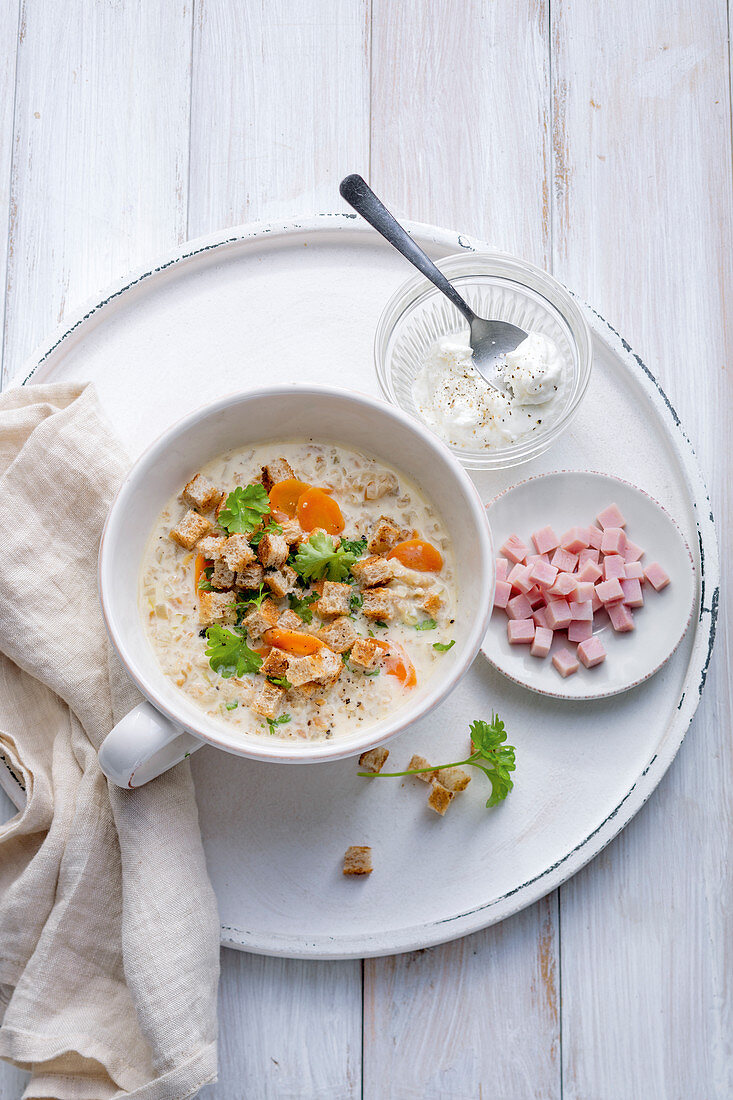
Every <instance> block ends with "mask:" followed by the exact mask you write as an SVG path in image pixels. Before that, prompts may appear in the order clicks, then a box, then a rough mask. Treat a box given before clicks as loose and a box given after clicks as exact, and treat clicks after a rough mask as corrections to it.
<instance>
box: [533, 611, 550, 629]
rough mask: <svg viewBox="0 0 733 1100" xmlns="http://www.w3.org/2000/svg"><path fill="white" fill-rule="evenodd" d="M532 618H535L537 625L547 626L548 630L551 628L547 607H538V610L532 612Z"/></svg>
mask: <svg viewBox="0 0 733 1100" xmlns="http://www.w3.org/2000/svg"><path fill="white" fill-rule="evenodd" d="M532 618H533V620H534V624H535V626H545V627H547V629H548V630H549V629H550V626H549V623H548V622H547V608H546V607H538V608H537V609H536V611H533V612H532Z"/></svg>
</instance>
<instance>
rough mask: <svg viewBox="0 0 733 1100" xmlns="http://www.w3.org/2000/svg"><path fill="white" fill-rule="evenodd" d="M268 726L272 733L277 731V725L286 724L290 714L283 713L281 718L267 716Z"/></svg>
mask: <svg viewBox="0 0 733 1100" xmlns="http://www.w3.org/2000/svg"><path fill="white" fill-rule="evenodd" d="M265 721H266V722H267V727H268V729H269V731H270V733H271V734H273V735H274V733H275V726H284V725H285V723H286V722H289V721H290V715H289V714H281V715H280V717H279V718H266V719H265Z"/></svg>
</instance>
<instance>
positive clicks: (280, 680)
mask: <svg viewBox="0 0 733 1100" xmlns="http://www.w3.org/2000/svg"><path fill="white" fill-rule="evenodd" d="M267 679H268V680H269V681H270V683H271V684H274V685H275V686H276V687H280V688H285V690H286V691H287V689H288V688H291V687H292V686H293V685H292V684H291V683H290V680H288V679H287V678H286V677H285V676H268V677H267Z"/></svg>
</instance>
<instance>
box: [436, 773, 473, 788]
mask: <svg viewBox="0 0 733 1100" xmlns="http://www.w3.org/2000/svg"><path fill="white" fill-rule="evenodd" d="M435 778H436V780H437V781H438V783H440V785H441V787H445V789H446V790H447V791H453V792H454V793H455V794H458V793H459V792H460V791H465V789H466V787H467V786H468V784H469V783H470V782H471V776H470V775H469V774H468V772H464V770H463V768H440V769H439V770H438V771H437V772H436V773H435Z"/></svg>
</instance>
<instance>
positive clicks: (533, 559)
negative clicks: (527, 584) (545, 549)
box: [526, 554, 550, 566]
mask: <svg viewBox="0 0 733 1100" xmlns="http://www.w3.org/2000/svg"><path fill="white" fill-rule="evenodd" d="M538 561H546V562H547V563H548V564H549V561H550V555H549V554H527V562H526V564H527V565H530V566H531V565H536V564H537V562H538Z"/></svg>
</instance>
